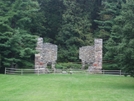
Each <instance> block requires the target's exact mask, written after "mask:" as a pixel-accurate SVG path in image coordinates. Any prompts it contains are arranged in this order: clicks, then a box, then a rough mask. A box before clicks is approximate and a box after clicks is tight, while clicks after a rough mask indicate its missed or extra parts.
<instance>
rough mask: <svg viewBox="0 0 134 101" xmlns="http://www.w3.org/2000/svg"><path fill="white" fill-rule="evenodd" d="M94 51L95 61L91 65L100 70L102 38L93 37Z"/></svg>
mask: <svg viewBox="0 0 134 101" xmlns="http://www.w3.org/2000/svg"><path fill="white" fill-rule="evenodd" d="M94 47H95V49H94V51H95V62H94V63H93V66H94V67H95V68H96V69H97V70H100V69H102V39H95V40H94Z"/></svg>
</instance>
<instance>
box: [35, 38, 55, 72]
mask: <svg viewBox="0 0 134 101" xmlns="http://www.w3.org/2000/svg"><path fill="white" fill-rule="evenodd" d="M36 51H37V52H38V53H37V54H35V70H41V72H48V69H47V65H48V64H51V68H52V69H53V70H54V72H55V63H56V60H57V45H54V44H51V43H43V38H41V37H39V38H38V39H37V46H36Z"/></svg>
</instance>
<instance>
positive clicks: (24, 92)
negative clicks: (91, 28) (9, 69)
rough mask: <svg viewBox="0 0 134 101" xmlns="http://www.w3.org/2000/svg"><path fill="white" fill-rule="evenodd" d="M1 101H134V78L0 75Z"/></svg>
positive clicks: (76, 75) (85, 75) (79, 75)
mask: <svg viewBox="0 0 134 101" xmlns="http://www.w3.org/2000/svg"><path fill="white" fill-rule="evenodd" d="M0 101H134V78H131V77H124V76H110V75H87V74H73V75H69V74H45V75H39V76H37V75H26V76H18V75H0Z"/></svg>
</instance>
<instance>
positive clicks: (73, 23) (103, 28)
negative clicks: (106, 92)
mask: <svg viewBox="0 0 134 101" xmlns="http://www.w3.org/2000/svg"><path fill="white" fill-rule="evenodd" d="M0 5H1V6H0V72H1V73H3V72H4V68H5V67H10V68H11V67H14V66H16V65H17V66H18V67H21V68H24V67H25V68H29V67H30V68H33V67H34V54H35V53H36V51H35V47H36V41H37V40H36V38H37V37H38V36H40V37H43V38H44V42H49V43H53V44H56V45H58V60H57V62H62V63H63V62H80V60H79V58H78V50H79V47H81V46H86V45H93V40H94V38H102V39H103V64H104V65H103V69H122V70H124V71H125V72H127V73H128V74H130V75H131V76H134V62H133V61H134V1H133V0H1V1H0Z"/></svg>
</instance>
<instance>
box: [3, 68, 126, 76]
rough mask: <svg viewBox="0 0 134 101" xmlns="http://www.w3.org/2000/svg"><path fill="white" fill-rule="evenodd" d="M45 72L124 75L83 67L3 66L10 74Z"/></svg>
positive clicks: (6, 72) (117, 72)
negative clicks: (35, 67)
mask: <svg viewBox="0 0 134 101" xmlns="http://www.w3.org/2000/svg"><path fill="white" fill-rule="evenodd" d="M47 73H61V74H76V73H87V74H111V75H124V73H123V72H122V71H121V70H92V71H89V70H83V69H56V70H55V71H54V70H52V69H47V68H39V69H17V68H5V74H12V75H25V74H37V75H40V74H47Z"/></svg>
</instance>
